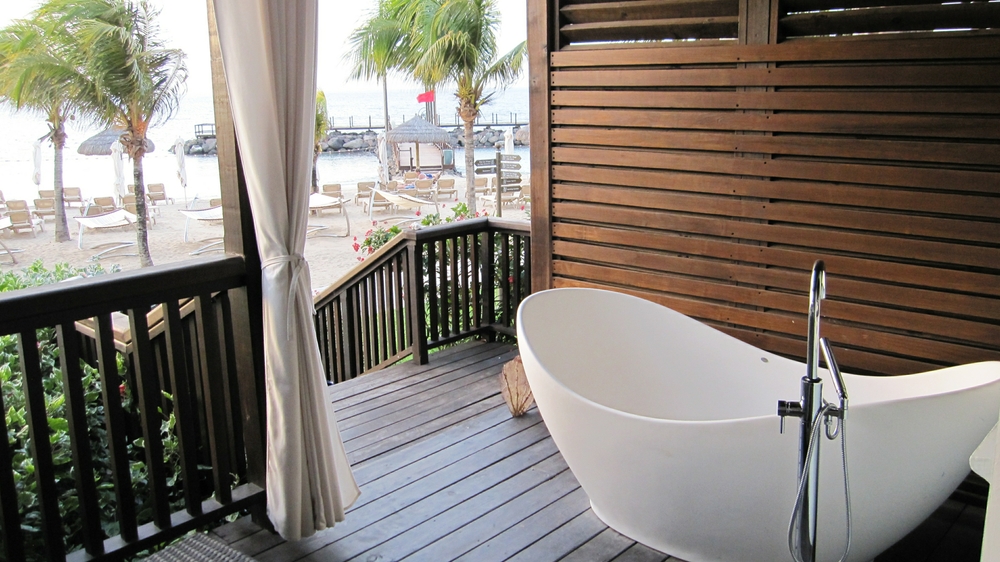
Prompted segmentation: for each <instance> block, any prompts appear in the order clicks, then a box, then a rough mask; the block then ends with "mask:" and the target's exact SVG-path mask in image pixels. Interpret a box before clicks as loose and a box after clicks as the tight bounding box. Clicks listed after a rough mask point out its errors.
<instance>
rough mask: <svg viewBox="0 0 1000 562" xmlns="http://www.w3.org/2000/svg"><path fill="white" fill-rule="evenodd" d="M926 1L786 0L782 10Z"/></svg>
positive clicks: (803, 10) (914, 3) (862, 6)
mask: <svg viewBox="0 0 1000 562" xmlns="http://www.w3.org/2000/svg"><path fill="white" fill-rule="evenodd" d="M926 3H927V1H926V0H784V1H783V2H782V3H781V10H782V11H783V12H785V13H789V12H812V11H818V10H836V9H844V8H870V7H872V6H876V7H877V6H919V5H921V4H926Z"/></svg>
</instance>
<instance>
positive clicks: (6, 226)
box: [0, 217, 24, 264]
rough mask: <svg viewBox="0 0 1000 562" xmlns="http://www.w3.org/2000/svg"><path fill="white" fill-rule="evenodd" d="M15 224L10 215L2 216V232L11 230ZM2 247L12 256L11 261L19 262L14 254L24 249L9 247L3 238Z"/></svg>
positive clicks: (0, 229) (0, 243)
mask: <svg viewBox="0 0 1000 562" xmlns="http://www.w3.org/2000/svg"><path fill="white" fill-rule="evenodd" d="M13 226H14V223H13V222H12V221H11V220H10V217H0V232H2V231H4V230H10V229H12V228H13ZM0 248H2V249H3V251H4V252H5V253H6V254H7V256H9V257H10V263H12V264H16V263H17V258H15V257H14V254H16V253H18V252H23V251H24V250H22V249H20V248H8V247H7V245H6V244H4V243H3V240H0Z"/></svg>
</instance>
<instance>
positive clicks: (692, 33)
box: [562, 15, 739, 42]
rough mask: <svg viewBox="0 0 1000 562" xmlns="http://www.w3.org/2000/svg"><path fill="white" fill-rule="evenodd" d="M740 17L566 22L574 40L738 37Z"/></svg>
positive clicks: (564, 32)
mask: <svg viewBox="0 0 1000 562" xmlns="http://www.w3.org/2000/svg"><path fill="white" fill-rule="evenodd" d="M738 29H739V22H738V18H737V17H736V16H735V15H734V16H722V17H699V18H673V19H658V20H645V21H628V20H626V21H609V22H596V23H576V24H570V25H566V26H563V28H562V33H563V35H565V36H566V37H567V38H568V39H569V40H570V41H573V42H581V41H640V40H651V41H658V40H662V39H701V38H712V39H717V38H725V37H736V33H737V31H738Z"/></svg>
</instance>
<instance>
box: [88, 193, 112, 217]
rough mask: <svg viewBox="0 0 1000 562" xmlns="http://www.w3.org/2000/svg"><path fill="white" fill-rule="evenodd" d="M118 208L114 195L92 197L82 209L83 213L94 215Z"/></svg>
mask: <svg viewBox="0 0 1000 562" xmlns="http://www.w3.org/2000/svg"><path fill="white" fill-rule="evenodd" d="M116 209H118V205H116V204H115V198H114V197H94V198H93V199H92V200H91V201H90V202H89V203H87V206H86V207H85V208H84V209H83V213H82V214H83V215H86V216H95V215H103V214H105V213H110V212H111V211H114V210H116Z"/></svg>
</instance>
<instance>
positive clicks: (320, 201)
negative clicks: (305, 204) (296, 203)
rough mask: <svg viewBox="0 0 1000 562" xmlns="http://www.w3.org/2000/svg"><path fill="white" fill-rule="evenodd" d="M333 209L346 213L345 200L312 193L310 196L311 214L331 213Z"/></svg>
mask: <svg viewBox="0 0 1000 562" xmlns="http://www.w3.org/2000/svg"><path fill="white" fill-rule="evenodd" d="M331 209H337V210H338V211H340V212H341V213H343V212H344V199H343V198H341V197H333V196H330V195H324V194H322V193H310V194H309V212H310V213H315V214H317V215H318V214H320V213H322V212H323V211H329V210H331Z"/></svg>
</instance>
